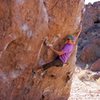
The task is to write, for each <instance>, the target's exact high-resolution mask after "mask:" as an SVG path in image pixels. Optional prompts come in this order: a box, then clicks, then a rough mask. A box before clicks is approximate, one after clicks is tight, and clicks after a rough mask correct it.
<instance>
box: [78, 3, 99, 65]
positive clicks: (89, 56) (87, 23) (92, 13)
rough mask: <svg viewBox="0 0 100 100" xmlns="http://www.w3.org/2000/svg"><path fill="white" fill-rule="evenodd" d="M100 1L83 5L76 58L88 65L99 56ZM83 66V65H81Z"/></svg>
mask: <svg viewBox="0 0 100 100" xmlns="http://www.w3.org/2000/svg"><path fill="white" fill-rule="evenodd" d="M99 33H100V1H98V2H95V3H94V4H93V5H92V4H88V5H86V7H85V12H84V16H83V31H82V34H81V37H80V39H79V49H78V51H79V52H78V58H79V61H81V62H82V63H84V64H89V65H90V66H91V65H92V64H93V63H94V62H95V61H96V60H98V59H99V58H100V34H99ZM83 66H84V65H83Z"/></svg>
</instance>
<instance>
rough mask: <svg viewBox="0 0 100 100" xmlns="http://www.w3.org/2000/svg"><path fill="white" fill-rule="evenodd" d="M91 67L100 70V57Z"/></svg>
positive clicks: (93, 69)
mask: <svg viewBox="0 0 100 100" xmlns="http://www.w3.org/2000/svg"><path fill="white" fill-rule="evenodd" d="M90 69H91V70H92V71H95V72H96V71H100V59H98V60H97V61H95V62H94V63H93V64H92V65H91V67H90Z"/></svg>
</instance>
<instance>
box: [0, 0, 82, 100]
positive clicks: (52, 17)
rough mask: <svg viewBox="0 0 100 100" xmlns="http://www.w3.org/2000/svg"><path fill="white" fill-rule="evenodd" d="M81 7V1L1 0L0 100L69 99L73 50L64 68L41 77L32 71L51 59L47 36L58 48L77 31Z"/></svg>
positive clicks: (74, 53)
mask: <svg viewBox="0 0 100 100" xmlns="http://www.w3.org/2000/svg"><path fill="white" fill-rule="evenodd" d="M83 6H84V0H76V1H74V0H0V100H67V99H68V97H69V94H70V87H71V77H72V74H73V71H74V64H75V58H76V57H75V56H76V50H75V52H73V54H72V56H71V58H70V59H69V62H68V65H65V66H64V67H61V68H56V67H52V68H50V69H49V70H47V72H46V73H45V75H42V76H41V73H42V72H40V73H37V72H36V73H34V69H35V68H36V67H37V66H39V65H41V64H43V63H46V62H49V61H51V60H52V59H53V58H54V56H53V55H54V54H53V53H52V52H51V51H50V50H48V49H47V48H46V47H45V46H44V45H43V42H44V40H45V38H46V37H48V38H49V40H50V42H52V43H53V46H54V47H55V48H56V49H59V48H60V46H61V42H62V40H63V38H65V37H66V35H67V34H72V33H74V32H76V30H77V29H78V27H79V23H80V21H81V10H82V9H83ZM56 45H57V46H56ZM32 69H33V70H32Z"/></svg>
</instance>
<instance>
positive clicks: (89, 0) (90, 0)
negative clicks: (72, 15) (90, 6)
mask: <svg viewBox="0 0 100 100" xmlns="http://www.w3.org/2000/svg"><path fill="white" fill-rule="evenodd" d="M95 1H99V0H85V4H87V3H89V2H91V3H93V2H95Z"/></svg>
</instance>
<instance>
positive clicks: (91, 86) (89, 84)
mask: <svg viewBox="0 0 100 100" xmlns="http://www.w3.org/2000/svg"><path fill="white" fill-rule="evenodd" d="M79 73H80V72H78V70H76V72H75V74H74V75H73V83H72V89H71V95H70V98H69V100H100V84H99V83H97V82H96V81H86V80H85V81H82V80H80V79H79V76H78V75H79Z"/></svg>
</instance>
